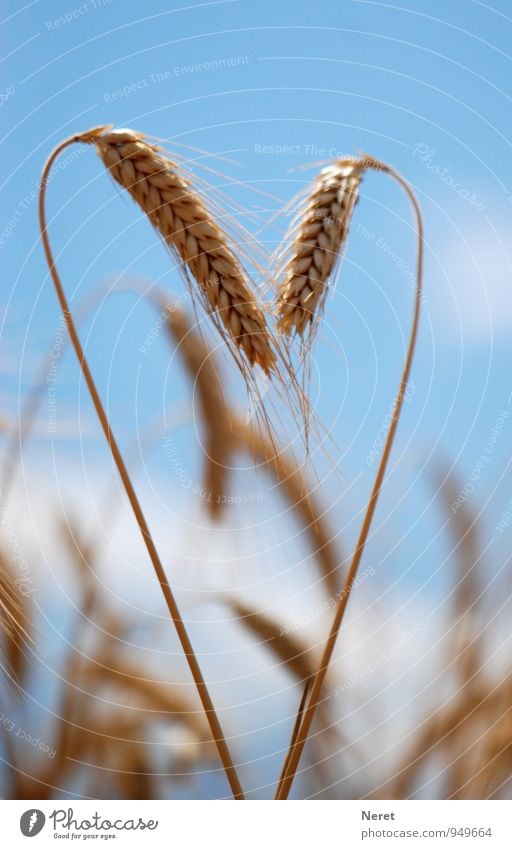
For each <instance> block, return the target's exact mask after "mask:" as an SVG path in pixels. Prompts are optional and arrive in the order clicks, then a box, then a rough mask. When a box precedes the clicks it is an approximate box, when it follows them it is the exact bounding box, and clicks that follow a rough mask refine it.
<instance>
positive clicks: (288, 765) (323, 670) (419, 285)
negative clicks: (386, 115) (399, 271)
mask: <svg viewBox="0 0 512 849" xmlns="http://www.w3.org/2000/svg"><path fill="white" fill-rule="evenodd" d="M364 162H365V165H366V166H367V167H368V168H372V169H375V170H377V171H382V172H384V173H386V174H389V175H390V176H391V177H393V178H394V179H395V180H396V181H397V182H398V183H399V184H400V186H401V187H402V189H403V190H404V191H405V192H406V194H407V196H408V198H409V200H410V202H411V205H412V207H413V210H414V216H415V219H416V231H417V236H418V253H417V263H416V294H415V299H414V312H413V320H412V328H411V335H410V339H409V346H408V349H407V355H406V358H405V364H404V369H403V372H402V377H401V380H400V386H399V389H398V394H397V396H396V400H395V404H394V409H393V417H392V419H391V424H390V426H389V431H388V435H387V438H386V443H385V445H384V450H383V452H382V457H381V460H380V464H379V468H378V470H377V476H376V478H375V482H374V484H373V488H372V492H371V495H370V500H369V502H368V506H367V509H366V514H365V517H364V520H363V524H362V527H361V531H360V533H359V539H358V541H357V545H356V549H355V552H354V555H353V558H352V562H351V564H350V569H349V571H348V574H347V578H346V580H345V584H344V587H343V589H342V590H341V593H340V597H339V600H338V605H337V608H336V613H335V616H334V620H333V623H332V626H331V630H330V632H329V636H328V638H327V641H326V644H325V648H324V651H323V655H322V659H321V661H320V667H319V669H318V671H317V672H316V674H315V677H314V679H313V683H312V686H311V691H310V697H309V700H308V704H307V707H306V708H305V710H304V711H303V715H302V721H301V723H300V728H299V731H298V734H297V735H296V738H295V739H294V740H293V741H292V744H291V746H290V750H289V752H288V755H287V757H286V759H285V761H284V765H283V769H282V772H281V776H280V779H279V783H278V786H277V792H276V796H275V798H276V799H287V798H288V794H289V792H290V790H291V786H292V783H293V779H294V777H295V775H296V772H297V768H298V766H299V761H300V757H301V755H302V751H303V749H304V745H305V743H306V740H307V737H308V734H309V731H310V729H311V724H312V722H313V719H314V716H315V712H316V709H317V707H318V703H319V699H320V694H321V690H322V686H323V683H324V681H325V676H326V674H327V669H328V667H329V663H330V661H331V658H332V654H333V651H334V647H335V645H336V640H337V638H338V634H339V631H340V628H341V623H342V621H343V616H344V613H345V609H346V607H347V603H348V599H349V596H350V591H351V589H352V585H353V583H354V580H355V577H356V575H357V570H358V568H359V564H360V562H361V558H362V556H363V552H364V548H365V545H366V541H367V539H368V534H369V531H370V526H371V523H372V519H373V515H374V513H375V508H376V506H377V501H378V498H379V495H380V491H381V488H382V482H383V480H384V475H385V473H386V467H387V464H388V460H389V455H390V453H391V448H392V446H393V442H394V438H395V433H396V429H397V425H398V420H399V418H400V413H401V410H402V406H403V402H404V396H405V392H406V389H407V384H408V381H409V374H410V371H411V366H412V361H413V358H414V351H415V348H416V339H417V335H418V325H419V317H420V307H421V294H422V289H423V221H422V217H421V210H420V207H419V203H418V201H417V199H416V196H415V195H414V192H413V191H412V189H411V187H410V186H409V184H408V183H407V182H406V180H404V178H403V177H402V176H401V175H400V174H398V173H397V172H396V171H394V170H393V169H392V168H391V167H390V166H389V165H386V164H385V163H382V162H378V161H377V160H375V159H373V158H372V157H369V156H365V157H364Z"/></svg>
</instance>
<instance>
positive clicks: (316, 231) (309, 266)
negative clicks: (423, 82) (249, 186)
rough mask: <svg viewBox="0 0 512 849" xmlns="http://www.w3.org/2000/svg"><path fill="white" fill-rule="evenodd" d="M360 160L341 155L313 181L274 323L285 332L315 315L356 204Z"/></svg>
mask: <svg viewBox="0 0 512 849" xmlns="http://www.w3.org/2000/svg"><path fill="white" fill-rule="evenodd" d="M363 168H364V165H363V163H362V162H360V161H359V160H356V159H354V160H347V159H344V160H340V161H339V162H335V163H334V164H333V165H330V166H329V167H327V168H324V169H323V170H322V171H321V172H320V174H319V175H318V176H317V178H316V179H315V181H314V183H313V188H312V191H311V193H310V194H309V196H308V198H307V200H306V202H305V205H304V208H303V211H302V215H301V217H300V221H299V225H298V227H297V230H296V232H295V237H294V240H293V245H292V251H291V257H290V258H289V260H288V262H287V264H286V266H285V268H284V274H285V279H284V282H283V284H282V287H281V290H280V293H279V297H278V304H277V315H278V327H279V328H280V329H281V330H282V331H283V332H285V333H286V334H290V333H291V332H292V331H294V330H295V331H297V332H298V333H299V334H300V335H302V334H303V333H304V331H305V329H306V328H307V327H308V326H309V325H310V324H311V323H312V322H313V321H314V319H315V318H316V317H318V315H319V313H320V310H321V307H322V305H323V302H324V300H325V296H326V294H327V286H328V283H329V279H330V277H331V275H332V272H333V270H334V267H335V264H336V261H337V260H338V258H339V256H340V253H341V250H342V248H343V245H344V242H345V240H346V238H347V235H348V228H349V224H350V218H351V215H352V211H353V209H354V206H355V204H356V201H357V198H358V192H359V184H360V181H361V176H362V172H363Z"/></svg>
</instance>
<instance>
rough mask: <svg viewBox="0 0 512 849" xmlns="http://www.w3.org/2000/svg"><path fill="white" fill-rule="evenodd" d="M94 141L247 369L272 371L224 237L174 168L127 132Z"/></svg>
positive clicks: (249, 295)
mask: <svg viewBox="0 0 512 849" xmlns="http://www.w3.org/2000/svg"><path fill="white" fill-rule="evenodd" d="M95 141H96V150H97V152H98V154H99V156H100V157H101V159H102V161H103V164H104V165H105V167H106V168H107V169H108V170H109V172H110V173H111V175H112V176H113V177H114V179H115V180H117V182H118V183H120V184H121V186H123V188H125V189H126V190H127V191H128V192H129V193H130V194H131V196H132V198H133V199H134V200H135V201H136V203H138V205H139V206H140V208H141V209H142V210H143V211H144V212H145V213H146V215H147V216H148V218H149V220H150V221H151V223H152V225H153V226H154V227H155V229H156V230H157V231H158V232H159V233H160V235H161V236H162V238H163V239H164V241H165V243H166V244H167V246H168V247H169V248H170V249H171V250H172V251H173V252H174V253H175V254H176V255H177V256H178V258H179V260H180V262H181V263H183V265H184V269H185V271H186V272H188V273H190V274H191V275H192V276H193V277H194V278H195V280H196V282H197V283H198V285H199V289H200V292H201V294H202V296H203V300H205V301H206V303H207V305H208V307H209V310H210V312H211V313H212V315H213V316H214V317H215V318H216V319H220V323H221V324H220V325H219V324H217V326H218V327H220V326H222V327H224V329H225V331H226V332H227V334H228V335H229V337H231V339H232V340H233V341H234V343H235V345H236V346H237V348H238V349H240V350H242V351H243V352H244V354H245V355H246V357H247V359H248V361H249V363H250V365H254V364H255V363H258V364H259V365H260V366H261V367H262V368H263V369H264V370H265V372H267V373H269V372H270V371H272V369H273V368H274V367H275V364H276V356H275V353H274V351H273V346H272V340H271V336H270V334H269V332H268V329H267V325H266V321H265V316H264V314H263V311H262V309H261V308H260V306H259V305H258V303H257V301H256V298H255V296H254V294H253V292H252V291H251V289H250V286H249V283H248V280H247V278H246V275H245V272H244V270H243V268H242V266H241V264H240V262H239V261H238V259H237V258H236V256H235V254H234V253H233V251H232V250H231V248H230V246H229V244H228V238H227V235H226V233H225V232H224V231H223V230H222V229H221V228H220V227H219V226H218V224H217V223H216V222H215V221H214V219H213V216H212V214H211V213H210V211H209V210H208V208H207V206H206V205H205V203H204V202H203V200H202V198H201V197H200V196H199V195H198V194H197V192H196V191H195V190H194V189H193V187H192V185H191V183H190V182H189V181H188V179H186V177H185V176H184V175H183V174H182V173H180V170H179V168H178V166H177V165H176V164H175V163H174V162H172V161H171V160H170V159H169V158H168V157H167V156H165V155H164V154H163V153H162V152H161V149H160V148H159V147H157V146H155V145H152V144H149V142H148V141H146V139H145V138H144V136H143V135H142V134H141V133H137V132H134V131H133V130H125V129H122V130H107V132H103V133H101V134H98V137H97V138H96V139H95Z"/></svg>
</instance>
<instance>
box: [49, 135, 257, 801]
mask: <svg viewBox="0 0 512 849" xmlns="http://www.w3.org/2000/svg"><path fill="white" fill-rule="evenodd" d="M103 131H104V128H94V129H92V130H89V131H88V132H85V133H82V134H80V133H78V134H76V135H73V136H70V138H68V139H65V140H64V141H63V142H61V143H60V144H58V145H57V147H56V148H54V150H53V151H52V153H51V154H50V156H49V157H48V159H47V161H46V163H45V166H44V168H43V172H42V175H41V186H40V190H39V224H40V228H41V238H42V242H43V247H44V252H45V256H46V260H47V262H48V268H49V270H50V274H51V277H52V280H53V284H54V286H55V291H56V293H57V298H58V300H59V304H60V307H61V309H62V312H63V315H64V319H65V321H66V325H67V328H68V331H69V335H70V338H71V342H72V344H73V348H74V350H75V353H76V356H77V359H78V363H79V365H80V368H81V371H82V374H83V376H84V380H85V382H86V384H87V388H88V390H89V394H90V396H91V399H92V402H93V404H94V408H95V410H96V414H97V416H98V419H99V421H100V424H101V427H102V430H103V433H104V435H105V439H106V440H107V443H108V446H109V448H110V451H111V454H112V458H113V460H114V462H115V465H116V468H117V471H118V473H119V476H120V478H121V481H122V483H123V486H124V489H125V492H126V495H127V497H128V500H129V502H130V505H131V508H132V511H133V514H134V516H135V519H136V521H137V524H138V526H139V529H140V532H141V534H142V538H143V540H144V543H145V545H146V549H147V551H148V554H149V557H150V559H151V562H152V564H153V568H154V570H155V574H156V577H157V580H158V583H159V586H160V589H161V591H162V594H163V596H164V599H165V602H166V604H167V608H168V610H169V614H170V616H171V619H172V621H173V623H174V626H175V628H176V632H177V634H178V638H179V640H180V643H181V646H182V649H183V652H184V655H185V658H186V660H187V663H188V666H189V669H190V672H191V674H192V677H193V679H194V683H195V685H196V688H197V692H198V694H199V697H200V699H201V704H202V705H203V708H204V711H205V714H206V718H207V720H208V723H209V725H210V729H211V732H212V736H213V739H214V741H215V743H216V746H217V750H218V752H219V756H220V758H221V761H222V764H223V767H224V770H225V772H226V777H227V779H228V781H229V784H230V787H231V790H232V792H233V795H234V797H235V799H243V798H244V794H243V790H242V786H241V784H240V781H239V779H238V775H237V773H236V769H235V766H234V764H233V761H232V758H231V755H230V752H229V749H228V746H227V743H226V739H225V737H224V734H223V731H222V728H221V725H220V722H219V719H218V717H217V714H216V712H215V708H214V706H213V702H212V700H211V697H210V694H209V691H208V688H207V686H206V682H205V680H204V678H203V674H202V672H201V668H200V666H199V663H198V660H197V657H196V655H195V652H194V649H193V647H192V643H191V641H190V638H189V636H188V632H187V629H186V627H185V623H184V621H183V618H182V616H181V613H180V611H179V608H178V605H177V603H176V599H175V598H174V594H173V592H172V590H171V587H170V585H169V582H168V580H167V576H166V574H165V570H164V567H163V565H162V562H161V560H160V556H159V554H158V551H157V548H156V545H155V543H154V540H153V537H152V535H151V531H150V530H149V526H148V524H147V521H146V518H145V516H144V513H143V511H142V508H141V506H140V504H139V500H138V498H137V495H136V492H135V489H134V487H133V484H132V482H131V479H130V475H129V473H128V470H127V468H126V466H125V463H124V460H123V457H122V454H121V452H120V450H119V448H118V445H117V442H116V440H115V437H114V434H113V432H112V429H111V427H110V422H109V420H108V418H107V415H106V413H105V409H104V407H103V404H102V401H101V398H100V396H99V393H98V390H97V388H96V384H95V382H94V378H93V376H92V373H91V370H90V368H89V364H88V362H87V360H86V358H85V353H84V351H83V348H82V345H81V342H80V338H79V336H78V333H77V329H76V325H75V322H74V319H73V316H72V314H71V312H70V309H69V305H68V301H67V298H66V294H65V292H64V288H63V286H62V283H61V280H60V277H59V275H58V272H57V268H56V266H55V262H54V259H53V254H52V250H51V247H50V242H49V238H48V228H47V224H46V210H45V198H46V187H47V184H48V178H49V174H50V171H51V168H52V165H53V163H54V161H55V160H56V159H57V157H58V156H59V154H60V153H61V152H62V151H63V150H65V148H67V147H69V146H70V145H71V144H75V143H80V142H81V143H84V144H90V143H91V142H92V141H95V140H96V139H97V137H98V136H99V135H101V133H102V132H103Z"/></svg>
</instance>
